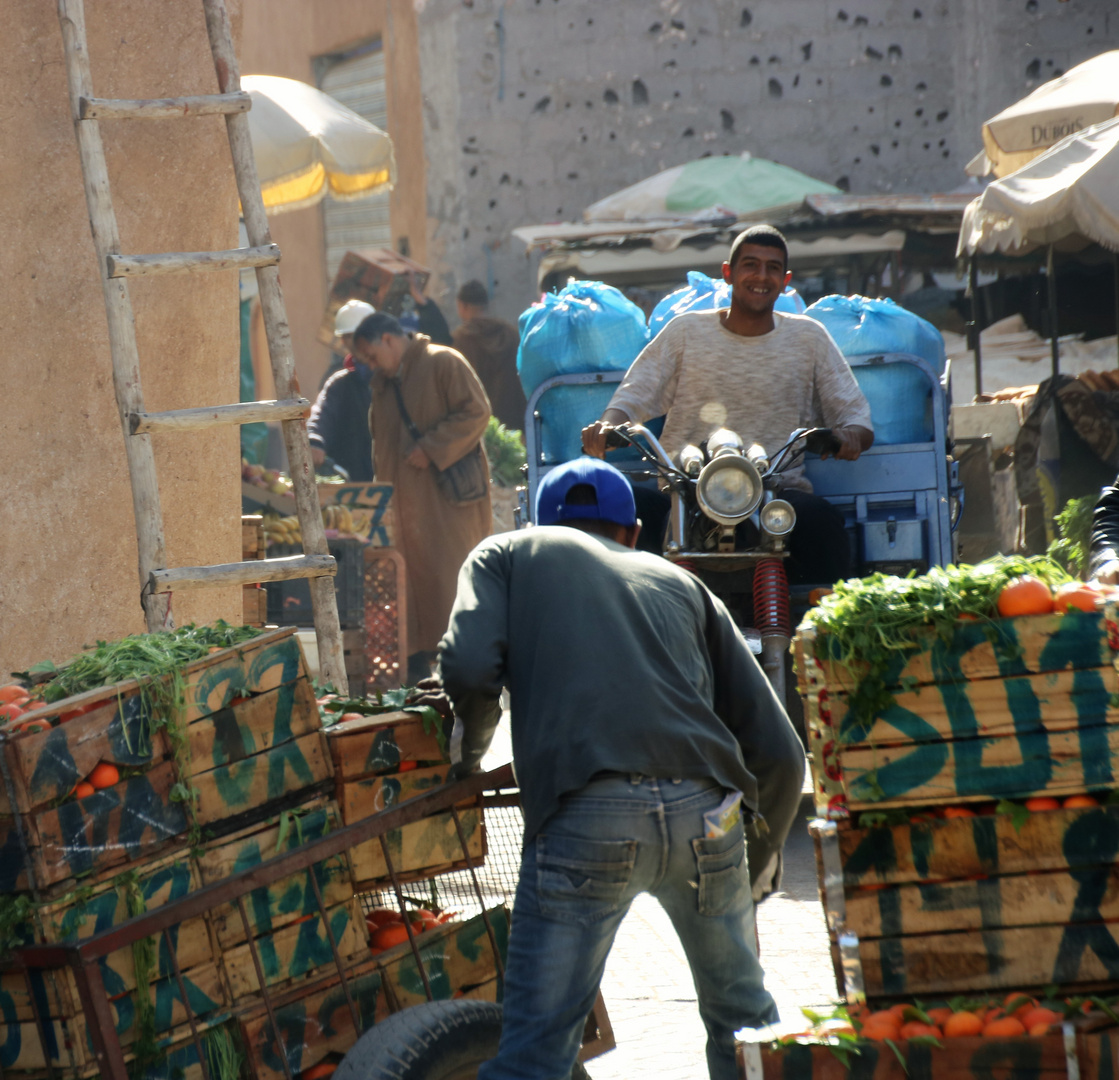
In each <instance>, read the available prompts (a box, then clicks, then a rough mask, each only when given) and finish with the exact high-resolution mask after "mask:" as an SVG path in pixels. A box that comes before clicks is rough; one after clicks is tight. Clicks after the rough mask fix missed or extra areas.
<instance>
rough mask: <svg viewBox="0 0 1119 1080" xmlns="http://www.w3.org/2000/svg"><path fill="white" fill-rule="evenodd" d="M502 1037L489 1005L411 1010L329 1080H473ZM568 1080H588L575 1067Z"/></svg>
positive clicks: (367, 1041)
mask: <svg viewBox="0 0 1119 1080" xmlns="http://www.w3.org/2000/svg"><path fill="white" fill-rule="evenodd" d="M500 1038H501V1006H500V1005H495V1004H493V1002H490V1001H430V1002H427V1003H425V1004H423V1005H413V1006H412V1007H411V1008H408V1009H401V1011H400V1012H398V1013H394V1014H393V1015H392V1016H390V1017H389V1018H388V1019H387V1020H382V1021H381V1022H380V1023H379V1024H378V1025H377V1026H376V1027H374V1028H370V1030H369V1031H367V1032H366V1033H365V1034H364V1035H362V1037H361V1038H360V1039H358V1041H357V1042H356V1043H354V1045H353V1049H352V1050H350V1052H349V1053H348V1054H347V1055H346V1056H345V1058H343V1060H342V1064H341V1065H339V1066H338V1069H337V1071H336V1072H335V1073H334V1076H333V1077H332V1080H474V1077H475V1076H477V1073H478V1066H479V1065H481V1064H482V1062H484V1061H489V1060H490V1058H492V1057H494V1056H495V1055H496V1054H497V1044H498V1040H499V1039H500ZM571 1080H589V1077H588V1076H587V1072H586V1070H585V1069H584V1068H583V1066H582V1065H581V1064H579V1063H578V1062H576V1064H575V1068H574V1069H572V1071H571Z"/></svg>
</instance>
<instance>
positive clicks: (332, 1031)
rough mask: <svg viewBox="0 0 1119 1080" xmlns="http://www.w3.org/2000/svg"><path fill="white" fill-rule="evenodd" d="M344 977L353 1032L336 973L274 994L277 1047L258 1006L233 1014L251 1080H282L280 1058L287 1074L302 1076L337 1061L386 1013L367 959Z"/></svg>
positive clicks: (378, 975)
mask: <svg viewBox="0 0 1119 1080" xmlns="http://www.w3.org/2000/svg"><path fill="white" fill-rule="evenodd" d="M347 978H348V980H349V982H348V985H349V988H350V995H351V997H352V998H353V1002H354V1007H355V1009H356V1011H357V1014H358V1024H357V1026H356V1028H355V1025H354V1021H353V1016H352V1014H351V1013H350V1009H349V1004H348V1002H347V1001H346V994H345V991H344V990H343V989H342V984H341V979H340V978H339V976H338V973H337V970H336V969H335V970H334V971H332V972H331V973H330V974H328V975H324V976H323V977H322V978H319V979H316V980H314V981H313V982H308V983H305V984H303V985H302V986H299V987H296V988H294V989H292V990H289V991H287V992H286V993H281V994H278V995H277V996H276V998H275V1003H274V1006H273V1008H274V1010H275V1015H276V1024H277V1026H278V1027H279V1029H280V1033H281V1035H282V1044H281V1040H279V1039H277V1036H276V1029H275V1028H274V1027H273V1026H272V1024H271V1022H270V1019H269V1016H268V1010H267V1008H266V1007H265V1006H264V1004H263V1003H262V1002H255V1003H253V1004H252V1005H250V1006H248V1007H245V1008H242V1009H240V1010H239V1011H238V1017H237V1022H238V1025H239V1028H240V1033H241V1044H242V1046H243V1047H244V1049H245V1053H246V1056H247V1058H248V1074H249V1075H250V1076H251V1077H252V1078H253V1080H285V1074H284V1067H283V1061H284V1057H285V1056H286V1058H287V1063H288V1065H289V1067H290V1069H291V1074H292V1076H298V1075H299V1074H300V1073H301V1072H305V1071H306V1070H307V1069H310V1068H311V1067H312V1066H314V1065H317V1064H318V1063H319V1062H321V1061H323V1059H324V1058H326V1057H327V1056H328V1055H336V1056H339V1057H340V1056H341V1055H343V1054H345V1053H346V1051H348V1050H349V1049H350V1047H352V1046H353V1044H354V1043H355V1042H356V1041H357V1039H358V1037H359V1036H360V1035H362V1034H363V1033H364V1032H365V1031H366V1030H368V1029H369V1028H370V1027H372V1026H373V1024H374V1023H375V1022H376V1021H378V1020H383V1019H384V1018H385V1017H386V1016H388V1015H389V1014H388V1009H387V1007H386V1005H385V1000H384V995H383V993H382V988H381V978H382V976H381V972H380V970H379V969H378V968H377V966H376V965H375V964H374V963H373V962H372V961H368V960H367V961H366V962H364V963H362V964H358V965H355V966H354V967H353V968H352V969H349V970H347Z"/></svg>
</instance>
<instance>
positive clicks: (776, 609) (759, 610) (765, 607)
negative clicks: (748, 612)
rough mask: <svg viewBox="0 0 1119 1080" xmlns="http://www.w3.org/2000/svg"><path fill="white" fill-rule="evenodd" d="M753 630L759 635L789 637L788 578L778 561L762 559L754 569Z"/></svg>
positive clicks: (779, 560)
mask: <svg viewBox="0 0 1119 1080" xmlns="http://www.w3.org/2000/svg"><path fill="white" fill-rule="evenodd" d="M754 629H755V630H757V631H758V633H760V634H784V635H785V637H792V634H793V621H792V617H791V616H790V614H789V579H788V578H787V577H786V576H785V563H784V560H782V559H763V560H762V561H761V562H759V563H758V564H757V566H756V567H755V569H754Z"/></svg>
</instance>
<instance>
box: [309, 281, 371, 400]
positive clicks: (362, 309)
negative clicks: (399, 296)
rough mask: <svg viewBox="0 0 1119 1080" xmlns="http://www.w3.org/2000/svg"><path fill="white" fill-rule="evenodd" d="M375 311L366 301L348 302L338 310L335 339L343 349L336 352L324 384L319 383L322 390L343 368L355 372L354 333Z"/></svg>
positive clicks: (324, 377)
mask: <svg viewBox="0 0 1119 1080" xmlns="http://www.w3.org/2000/svg"><path fill="white" fill-rule="evenodd" d="M375 310H376V308H374V307H373V305H372V304H367V303H366V302H365V301H364V300H347V301H346V302H345V303H344V304H343V305H342V306H341V307H340V308H339V309H338V313H337V314H336V315H335V316H334V339H335V341H336V342H337V343H338V345H339V346H341V348H337V349H335V350H334V355H333V357H332V358H331V361H330V366H329V367H328V368H327V369H326V373H325V374H324V375H323V377H322V382H320V383H319V389H320V390H321V389H322V388H323V387H324V386H326V380H327V379H329V378H330V376H331V375H333V374H334V373H335V372H336V371H340V370H341V369H342V368H349V369H350V370H351V371H353V368H354V358H353V354H352V353H351V352H350V349H351V346H352V344H353V337H354V331H355V330H356V329H357V328H358V324H359V323H360V322H361V320H362V319H364V318H366V317H367V316H369V315H372V314H373V312H374V311H375Z"/></svg>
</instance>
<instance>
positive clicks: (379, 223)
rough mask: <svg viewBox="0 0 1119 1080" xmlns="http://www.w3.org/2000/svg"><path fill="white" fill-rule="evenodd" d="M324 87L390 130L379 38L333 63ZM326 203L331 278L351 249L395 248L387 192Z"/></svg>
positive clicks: (367, 117) (328, 265)
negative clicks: (347, 200)
mask: <svg viewBox="0 0 1119 1080" xmlns="http://www.w3.org/2000/svg"><path fill="white" fill-rule="evenodd" d="M321 88H322V90H323V91H324V92H325V93H327V94H329V95H330V96H331V97H332V98H335V99H337V100H338V101H340V102H342V104H343V105H345V106H346V108H348V109H353V111H354V112H356V113H357V114H358V115H359V116H363V117H365V119H366V120H368V121H369V122H370V123H371V124H376V125H377V127H379V128H381V130H382V131H384V130H387V108H386V105H385V54H384V52H383V51H382V50H381V43H380V42H379V41H378V42H375V43H373V44H372V45H370V46H367V47H366V48H364V49H363V50H362V51H361V52H360V53H359V54H358V55H353V54H351V55H350V56H348V57H346V58H345V59H339V60H338V61H336V62H335V63H332V64H331V65H330V66H329V67H328V68H327V70H326V72H325V73H324V74H323V76H322V82H321ZM322 206H323V223H324V232H325V237H326V272H327V278H328V280H329V281H333V280H334V275H335V273H336V272H337V270H338V264H339V263H340V262H341V261H342V256H343V255H345V254H346V252H347V251H360V250H361V249H363V248H376V247H388V248H391V247H392V229H391V228H390V226H389V193H388V192H387V191H386V192H382V193H380V194H378V195H373V196H371V197H370V198H368V199H359V200H357V201H356V202H335V200H334V199H332V198H330V196H329V195H328V196H327V197H326V198H325V199H324V200H323V203H322Z"/></svg>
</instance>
